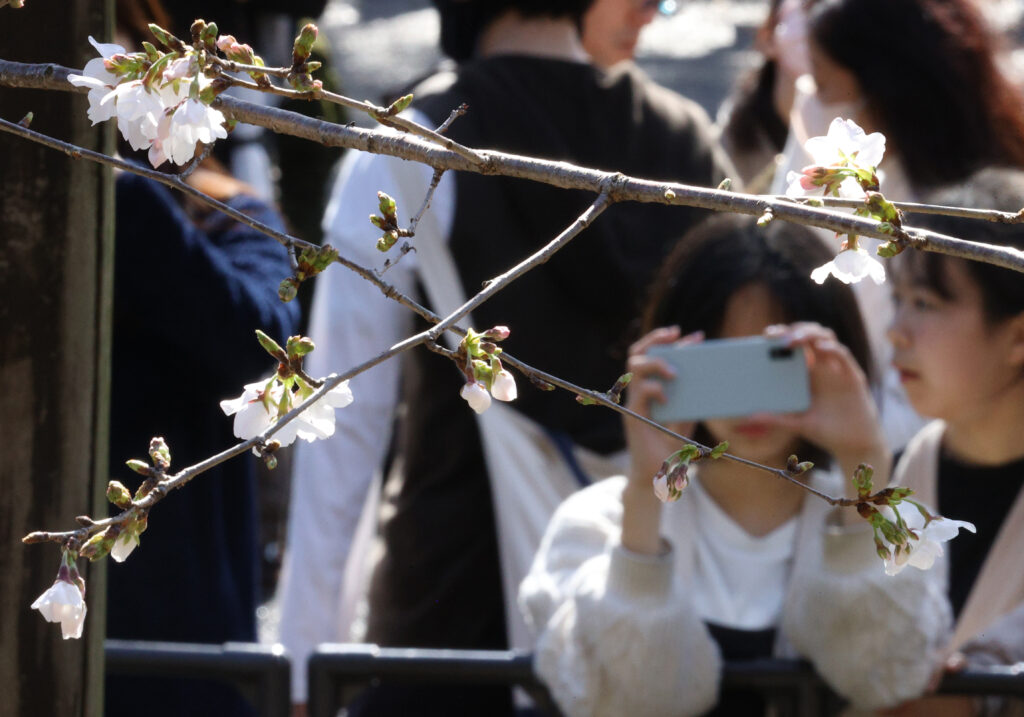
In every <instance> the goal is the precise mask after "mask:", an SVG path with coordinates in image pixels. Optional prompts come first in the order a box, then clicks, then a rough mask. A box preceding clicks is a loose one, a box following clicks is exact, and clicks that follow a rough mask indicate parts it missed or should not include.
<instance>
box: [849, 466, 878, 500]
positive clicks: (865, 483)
mask: <svg viewBox="0 0 1024 717" xmlns="http://www.w3.org/2000/svg"><path fill="white" fill-rule="evenodd" d="M874 474H875V470H874V469H873V468H872V467H871V466H869V465H867V464H866V463H861V464H860V465H859V466H857V469H856V470H855V471H854V472H853V485H854V487H855V488H856V489H857V495H858V496H860V497H861V498H864V497H866V496H868V495H871V487H872V485H871V479H872V477H873V476H874Z"/></svg>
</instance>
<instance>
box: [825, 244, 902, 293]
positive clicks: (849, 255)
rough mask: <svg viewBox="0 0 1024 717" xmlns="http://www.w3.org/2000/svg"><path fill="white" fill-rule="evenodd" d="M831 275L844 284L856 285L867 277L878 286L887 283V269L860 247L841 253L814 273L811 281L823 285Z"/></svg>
mask: <svg viewBox="0 0 1024 717" xmlns="http://www.w3.org/2000/svg"><path fill="white" fill-rule="evenodd" d="M830 274H831V275H832V276H834V277H835V278H837V279H839V281H841V282H843V283H844V284H856V283H857V282H858V281H860V280H861V279H864V278H865V277H870V278H871V280H872V281H874V282H875V283H876V284H881V283H884V282H885V267H884V266H882V263H881V262H880V261H878V260H877V259H875V258H874V257H873V256H871V255H870V254H868V253H867V252H866V251H864V249H862V248H860V247H857V248H851V249H844V250H843V251H841V252H839V253H838V254H837V255H836V258H835V259H833V260H832V261H830V262H828V263H827V264H822V265H821V266H819V267H818V268H817V269H815V270H814V271H812V272H811V279H813V280H814V281H816V282H817V283H819V284H823V283H825V279H827V278H828V277H829V275H830Z"/></svg>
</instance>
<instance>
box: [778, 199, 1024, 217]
mask: <svg viewBox="0 0 1024 717" xmlns="http://www.w3.org/2000/svg"><path fill="white" fill-rule="evenodd" d="M766 196H768V197H769V198H770V199H772V200H778V201H789V202H795V203H797V204H801V205H804V206H825V207H843V208H849V209H856V208H858V207H862V206H864V200H862V199H848V198H846V197H787V196H781V195H774V196H773V195H766ZM892 204H893V205H894V206H896V207H897V208H898V209H902V210H903V211H904V212H907V213H908V214H940V215H943V216H947V217H962V218H964V219H980V220H983V221H988V222H997V223H999V224H1024V209H1021V210H1020V211H1017V212H1001V211H998V210H996V209H971V208H970V207H948V206H944V205H942V204H921V203H918V202H892Z"/></svg>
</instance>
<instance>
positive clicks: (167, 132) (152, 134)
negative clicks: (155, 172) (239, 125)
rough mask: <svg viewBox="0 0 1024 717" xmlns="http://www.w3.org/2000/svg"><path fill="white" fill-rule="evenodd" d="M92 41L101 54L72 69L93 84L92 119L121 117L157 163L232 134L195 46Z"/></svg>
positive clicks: (132, 140) (81, 83) (135, 143)
mask: <svg viewBox="0 0 1024 717" xmlns="http://www.w3.org/2000/svg"><path fill="white" fill-rule="evenodd" d="M89 42H90V43H92V46H93V47H94V48H96V51H97V52H99V53H100V57H97V58H94V59H92V60H89V62H88V63H86V65H85V68H84V69H83V70H82V74H81V75H69V76H68V81H69V82H71V84H73V85H75V86H77V87H87V88H89V95H88V98H89V119H90V120H92V123H93V124H97V123H98V122H103V121H105V120H109V119H113V118H116V119H117V127H118V129H120V130H121V134H122V136H124V139H125V141H127V142H128V144H130V145H131V147H132V149H135V150H148V158H149V161H150V163H151V164H152V165H153V166H154V167H158V166H160V165H161V164H163V163H164V162H166V161H167V160H170V161H171V162H173V163H174V164H179V165H183V164H186V163H187V162H188V161H189V160H191V159H192V157H193V156H195V153H196V146H197V144H198V143H200V142H202V143H203V144H212V143H213V142H214V141H215V140H217V139H223V138H224V137H227V129H226V128H225V126H224V122H225V120H224V115H223V114H222V113H221V112H220V111H219V110H216V109H214V108H213V107H211V106H210V103H211V102H212V101H213V99H214V96H215V93H214V91H213V89H212V81H211V80H210V79H208V78H207V77H206V76H205V75H204V74H203V73H202V72H201V71H200V67H199V62H198V59H197V55H196V54H195V53H194V52H187V53H185V54H182V53H181V52H180V51H174V52H170V53H166V54H161V53H159V52H158V51H157V50H156V49H155V48H153V46H152V45H149V46H148V48H147V52H137V53H128V52H127V51H126V50H125V48H123V47H121V46H120V45H115V44H109V43H99V42H96V40H95V39H93V38H92V37H90V38H89Z"/></svg>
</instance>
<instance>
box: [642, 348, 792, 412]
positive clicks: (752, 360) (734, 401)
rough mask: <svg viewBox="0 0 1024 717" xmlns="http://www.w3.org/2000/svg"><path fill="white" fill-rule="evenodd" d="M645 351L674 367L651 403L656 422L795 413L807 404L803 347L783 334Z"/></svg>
mask: <svg viewBox="0 0 1024 717" xmlns="http://www.w3.org/2000/svg"><path fill="white" fill-rule="evenodd" d="M648 355H650V356H657V357H658V358H661V359H664V360H665V361H666V362H668V364H669V365H670V366H671V367H672V368H673V369H675V372H676V376H675V378H674V379H672V380H671V381H666V382H665V397H666V399H667V400H666V401H665V403H657V402H654V403H652V404H651V417H652V418H653V419H654V420H655V421H657V422H658V423H670V422H676V421H695V420H702V419H705V418H733V417H740V416H749V415H751V414H754V413H795V412H799V411H806V410H807V409H808V408H809V407H810V405H811V391H810V383H809V380H808V376H807V362H806V360H805V359H804V350H803V348H802V347H796V348H792V347H789V346H787V345H786V342H785V340H784V339H781V338H778V339H776V338H766V337H764V336H748V337H744V338H739V339H712V340H708V341H702V342H700V343H697V344H688V345H685V346H672V345H660V346H654V347H652V348H651V349H650V350H649V351H648Z"/></svg>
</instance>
